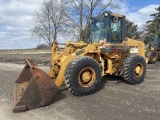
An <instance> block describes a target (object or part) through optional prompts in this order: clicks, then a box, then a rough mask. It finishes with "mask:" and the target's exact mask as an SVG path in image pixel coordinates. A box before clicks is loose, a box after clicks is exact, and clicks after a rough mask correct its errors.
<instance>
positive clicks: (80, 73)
mask: <svg viewBox="0 0 160 120" xmlns="http://www.w3.org/2000/svg"><path fill="white" fill-rule="evenodd" d="M100 82H101V68H100V66H99V63H98V62H97V61H96V60H95V59H93V58H91V57H88V56H81V57H77V58H75V59H73V60H72V61H71V62H70V63H69V64H68V65H67V68H66V71H65V83H66V86H67V87H68V88H69V90H70V91H71V93H72V94H73V95H76V96H83V95H89V94H92V93H94V92H95V90H96V88H97V87H98V86H99V85H100Z"/></svg>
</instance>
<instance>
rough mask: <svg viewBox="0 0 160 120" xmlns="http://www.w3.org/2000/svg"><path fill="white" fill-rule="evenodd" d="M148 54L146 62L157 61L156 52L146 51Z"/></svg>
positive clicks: (152, 62)
mask: <svg viewBox="0 0 160 120" xmlns="http://www.w3.org/2000/svg"><path fill="white" fill-rule="evenodd" d="M148 56H149V61H148V63H150V64H154V63H156V62H157V60H158V55H157V53H156V52H155V51H152V52H149V53H148Z"/></svg>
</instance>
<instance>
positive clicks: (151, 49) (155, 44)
mask: <svg viewBox="0 0 160 120" xmlns="http://www.w3.org/2000/svg"><path fill="white" fill-rule="evenodd" d="M144 42H145V44H146V47H145V53H146V57H148V58H149V60H148V63H150V64H153V63H156V62H157V60H160V35H151V36H150V37H147V38H146V40H145V41H144Z"/></svg>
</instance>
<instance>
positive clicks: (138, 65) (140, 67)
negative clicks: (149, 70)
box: [134, 63, 143, 77]
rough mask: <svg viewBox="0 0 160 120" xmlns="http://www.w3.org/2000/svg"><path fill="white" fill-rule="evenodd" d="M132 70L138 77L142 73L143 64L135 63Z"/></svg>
mask: <svg viewBox="0 0 160 120" xmlns="http://www.w3.org/2000/svg"><path fill="white" fill-rule="evenodd" d="M134 71H135V75H136V77H140V76H141V75H142V74H143V65H142V64H141V63H138V64H136V66H135V69H134Z"/></svg>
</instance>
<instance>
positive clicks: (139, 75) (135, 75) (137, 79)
mask: <svg viewBox="0 0 160 120" xmlns="http://www.w3.org/2000/svg"><path fill="white" fill-rule="evenodd" d="M145 74H146V62H145V60H144V58H143V57H142V56H140V55H131V56H129V57H127V58H126V59H125V60H124V62H123V76H122V77H123V80H124V82H126V83H129V84H139V83H141V82H143V80H144V77H145Z"/></svg>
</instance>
